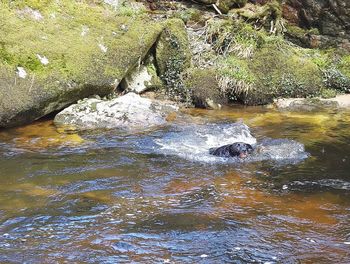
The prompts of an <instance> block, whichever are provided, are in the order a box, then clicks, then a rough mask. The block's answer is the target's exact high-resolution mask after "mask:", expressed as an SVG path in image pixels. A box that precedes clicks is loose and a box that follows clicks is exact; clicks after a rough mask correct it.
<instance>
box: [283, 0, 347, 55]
mask: <svg viewBox="0 0 350 264" xmlns="http://www.w3.org/2000/svg"><path fill="white" fill-rule="evenodd" d="M283 16H284V17H285V18H286V19H287V20H288V21H289V23H291V24H293V25H295V26H298V27H300V28H304V29H311V28H317V29H318V30H319V33H320V34H321V36H318V37H317V42H320V43H319V44H318V45H319V46H334V45H338V46H341V47H343V48H346V49H348V50H350V42H349V41H348V40H349V38H350V20H349V17H350V2H349V1H344V0H322V1H320V0H286V1H285V2H284V4H283ZM308 36H309V37H310V34H308ZM314 38H316V36H314Z"/></svg>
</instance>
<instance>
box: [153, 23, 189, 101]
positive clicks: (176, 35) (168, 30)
mask: <svg viewBox="0 0 350 264" xmlns="http://www.w3.org/2000/svg"><path fill="white" fill-rule="evenodd" d="M164 26H165V28H164V30H163V32H162V33H161V35H160V37H159V40H158V42H157V45H156V64H157V69H158V73H159V76H160V77H161V79H162V80H163V82H164V83H165V86H166V90H167V93H168V95H169V96H170V97H172V98H173V99H178V100H182V101H183V100H186V99H187V97H188V95H187V91H186V89H185V87H184V85H183V83H182V80H181V75H182V73H183V72H184V71H185V70H186V69H187V68H189V67H190V62H191V51H190V49H189V42H188V36H187V32H186V29H185V24H184V22H183V21H182V20H180V19H169V20H167V21H166V22H165V25H164Z"/></svg>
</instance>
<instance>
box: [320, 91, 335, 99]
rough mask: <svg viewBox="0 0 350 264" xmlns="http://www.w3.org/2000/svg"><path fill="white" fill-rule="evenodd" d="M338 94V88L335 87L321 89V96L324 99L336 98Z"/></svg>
mask: <svg viewBox="0 0 350 264" xmlns="http://www.w3.org/2000/svg"><path fill="white" fill-rule="evenodd" d="M336 96H337V90H335V89H323V90H322V91H321V97H322V98H324V99H329V98H334V97H336Z"/></svg>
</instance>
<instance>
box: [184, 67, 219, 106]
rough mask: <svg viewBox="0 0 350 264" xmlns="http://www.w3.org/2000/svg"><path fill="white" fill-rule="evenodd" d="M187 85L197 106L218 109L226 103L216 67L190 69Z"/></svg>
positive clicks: (186, 79)
mask: <svg viewBox="0 0 350 264" xmlns="http://www.w3.org/2000/svg"><path fill="white" fill-rule="evenodd" d="M185 85H186V87H187V88H188V89H189V91H190V93H191V97H192V102H193V104H194V105H195V107H199V108H212V109H218V108H220V107H221V104H223V103H225V101H224V98H225V97H224V96H222V93H221V91H220V86H219V82H218V80H217V75H216V71H215V69H210V68H209V69H197V68H191V69H189V70H188V71H187V74H186V78H185Z"/></svg>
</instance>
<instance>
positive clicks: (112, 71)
mask: <svg viewBox="0 0 350 264" xmlns="http://www.w3.org/2000/svg"><path fill="white" fill-rule="evenodd" d="M22 2H23V3H22ZM89 3H91V4H89ZM0 9H1V13H2V16H3V18H4V19H2V20H1V23H0V127H9V126H17V125H21V124H25V123H29V122H31V121H33V120H35V119H38V118H40V117H42V116H44V115H46V114H48V113H51V112H53V111H56V110H59V109H62V108H63V107H65V106H67V105H69V104H71V103H73V102H75V101H77V100H78V99H81V98H84V97H87V96H89V95H92V94H98V95H106V94H108V93H110V92H112V91H113V90H114V89H115V88H116V86H117V85H118V84H119V82H120V81H121V80H122V79H123V78H124V76H125V75H126V74H127V72H128V71H129V69H132V68H134V67H135V66H136V65H137V64H138V63H139V62H140V61H141V60H142V59H143V58H144V56H145V55H146V54H147V52H148V51H149V50H150V48H151V47H152V46H153V45H154V43H155V42H156V40H157V37H158V36H159V34H160V32H161V31H162V29H163V25H161V24H160V23H156V22H153V21H150V20H149V19H148V18H147V17H144V16H141V15H140V16H138V17H134V16H130V15H129V14H127V15H121V14H118V12H117V11H115V10H114V9H110V8H108V7H105V6H103V5H101V4H96V3H94V2H92V1H91V2H89V1H87V2H75V1H68V0H62V1H43V2H40V3H39V1H21V5H20V6H19V5H17V4H14V3H13V2H9V3H7V2H6V3H5V2H1V3H0ZM33 14H36V15H35V16H34V17H33Z"/></svg>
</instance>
